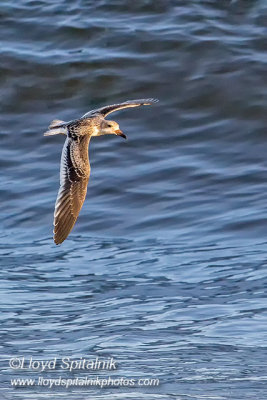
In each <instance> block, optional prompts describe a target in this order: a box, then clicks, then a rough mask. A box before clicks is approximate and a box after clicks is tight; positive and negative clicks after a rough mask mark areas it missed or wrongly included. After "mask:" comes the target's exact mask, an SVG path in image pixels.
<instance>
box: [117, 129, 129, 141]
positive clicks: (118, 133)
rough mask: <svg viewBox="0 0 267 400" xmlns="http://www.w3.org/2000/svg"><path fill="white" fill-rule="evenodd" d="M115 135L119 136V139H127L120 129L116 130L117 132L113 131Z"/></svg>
mask: <svg viewBox="0 0 267 400" xmlns="http://www.w3.org/2000/svg"><path fill="white" fill-rule="evenodd" d="M115 133H116V135H117V136H121V137H123V138H124V139H127V136H126V135H124V133H123V132H122V131H121V130H120V129H117V130H116V131H115Z"/></svg>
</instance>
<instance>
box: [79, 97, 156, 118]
mask: <svg viewBox="0 0 267 400" xmlns="http://www.w3.org/2000/svg"><path fill="white" fill-rule="evenodd" d="M157 102H158V100H157V99H139V100H128V101H125V102H124V103H120V104H113V105H110V106H106V107H102V108H98V109H96V110H92V111H89V112H87V113H86V114H84V115H83V116H82V118H88V117H93V116H95V115H102V116H103V117H106V116H107V115H108V114H110V113H112V112H114V111H118V110H121V109H123V108H130V107H139V106H146V105H150V104H153V103H157Z"/></svg>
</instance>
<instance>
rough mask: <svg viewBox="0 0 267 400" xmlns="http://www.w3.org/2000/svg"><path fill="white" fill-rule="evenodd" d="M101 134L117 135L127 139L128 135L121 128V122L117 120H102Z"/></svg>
mask: <svg viewBox="0 0 267 400" xmlns="http://www.w3.org/2000/svg"><path fill="white" fill-rule="evenodd" d="M99 135H117V136H121V137H123V138H124V139H127V137H126V135H124V133H123V132H122V131H121V130H120V127H119V124H118V123H117V122H115V121H106V120H103V121H101V124H100V129H99Z"/></svg>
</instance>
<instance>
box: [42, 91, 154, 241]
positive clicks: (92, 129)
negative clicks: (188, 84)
mask: <svg viewBox="0 0 267 400" xmlns="http://www.w3.org/2000/svg"><path fill="white" fill-rule="evenodd" d="M156 102H158V100H157V99H141V100H129V101H125V102H124V103H120V104H113V105H109V106H106V107H102V108H98V109H97V110H92V111H89V112H87V113H86V114H84V115H83V116H82V117H81V118H79V119H75V120H72V121H69V122H64V121H60V120H54V121H52V122H51V124H50V126H49V128H48V131H46V132H45V133H44V136H52V135H59V134H61V135H66V136H67V137H66V140H65V144H64V146H63V150H62V154H61V162H60V187H59V191H58V195H57V200H56V205H55V212H54V242H55V243H56V244H60V243H62V242H63V241H64V240H65V239H66V238H67V237H68V235H69V233H70V231H71V230H72V228H73V226H74V224H75V222H76V220H77V218H78V215H79V212H80V210H81V208H82V205H83V203H84V200H85V196H86V192H87V184H88V181H89V176H90V163H89V157H88V146H89V142H90V139H91V137H92V136H101V135H117V136H121V137H123V138H124V139H126V135H125V134H124V133H123V132H122V131H121V130H120V127H119V124H118V123H117V122H115V121H108V120H105V117H106V116H107V115H108V114H110V113H112V112H114V111H118V110H122V109H123V108H129V107H139V106H145V105H151V104H153V103H156Z"/></svg>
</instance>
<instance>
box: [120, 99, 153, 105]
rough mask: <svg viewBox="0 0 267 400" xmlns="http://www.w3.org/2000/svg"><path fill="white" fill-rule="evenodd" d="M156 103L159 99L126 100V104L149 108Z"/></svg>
mask: <svg viewBox="0 0 267 400" xmlns="http://www.w3.org/2000/svg"><path fill="white" fill-rule="evenodd" d="M158 102H159V99H154V98H150V99H138V100H128V101H127V102H126V103H129V104H136V105H140V106H150V105H152V104H155V103H158Z"/></svg>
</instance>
